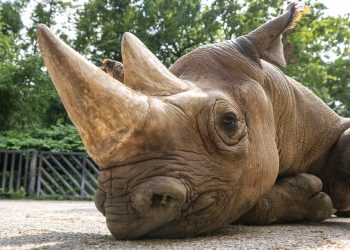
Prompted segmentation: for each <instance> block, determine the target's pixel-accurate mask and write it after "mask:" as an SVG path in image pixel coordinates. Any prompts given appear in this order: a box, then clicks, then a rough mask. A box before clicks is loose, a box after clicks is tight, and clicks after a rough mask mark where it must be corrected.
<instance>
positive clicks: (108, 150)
mask: <svg viewBox="0 0 350 250" xmlns="http://www.w3.org/2000/svg"><path fill="white" fill-rule="evenodd" d="M300 11H301V10H300V9H299V8H298V7H297V6H296V4H295V3H292V4H291V5H289V7H288V8H287V10H286V11H285V12H284V13H283V14H282V15H280V16H278V17H276V18H275V19H272V20H271V21H269V22H267V23H265V24H264V25H262V26H260V27H258V28H257V29H256V30H254V31H252V32H250V33H248V34H247V35H243V36H240V37H238V38H236V39H234V40H229V41H224V42H219V43H215V44H210V45H205V46H201V47H199V48H197V49H195V50H193V51H192V52H190V53H188V54H186V55H185V56H183V57H181V58H180V59H178V60H177V61H176V62H175V64H173V65H172V66H171V67H170V68H169V69H168V68H166V67H165V66H164V65H163V64H162V63H161V62H160V61H159V60H158V59H157V57H156V56H155V55H154V54H153V53H152V52H151V51H150V50H148V48H147V47H146V46H145V45H144V44H143V43H142V42H141V41H140V40H139V39H138V38H136V37H135V36H134V35H132V34H130V33H125V34H124V36H123V38H122V48H121V51H122V58H123V65H121V64H118V65H119V66H118V67H113V62H111V61H108V60H107V61H105V64H106V65H104V69H105V71H107V73H106V72H104V71H103V70H101V69H100V68H98V67H97V66H95V65H94V64H93V63H91V62H89V61H88V60H86V59H85V58H84V57H83V56H81V55H80V54H78V53H77V52H76V51H74V50H73V49H72V48H70V47H69V46H68V45H66V44H65V43H64V42H63V41H61V40H60V39H59V38H58V37H56V36H55V35H54V34H53V33H52V32H51V31H50V29H49V28H48V27H46V26H45V25H39V26H38V28H37V37H38V41H39V45H40V50H41V53H42V56H43V59H44V62H45V65H46V67H47V69H48V72H49V74H50V77H51V79H52V81H53V83H54V84H55V87H56V89H57V91H58V94H59V96H60V98H61V99H62V102H63V104H64V106H65V108H66V110H67V112H68V114H69V117H70V119H71V120H72V122H73V124H74V125H75V126H76V128H77V130H78V132H79V134H80V136H81V138H82V140H83V143H84V145H85V147H86V150H87V152H88V153H89V155H90V156H91V157H92V158H93V159H94V160H95V162H96V163H97V164H98V166H99V168H100V173H99V180H98V190H97V191H96V195H95V204H96V207H97V209H98V210H99V211H100V212H101V213H102V214H103V215H104V216H105V217H106V223H107V226H108V228H109V230H110V232H111V233H112V234H113V235H114V236H115V237H116V238H118V239H133V238H138V237H188V236H193V235H197V234H203V233H206V232H210V231H213V230H215V229H217V228H219V227H220V226H222V225H225V224H230V223H235V222H236V223H244V224H271V223H280V222H296V221H312V222H319V221H323V220H325V219H327V218H329V217H330V216H331V215H332V213H333V212H334V210H335V209H336V210H340V211H346V210H349V209H350V129H349V128H350V119H347V118H343V117H340V116H338V115H337V114H336V113H335V112H333V111H332V110H331V109H330V108H329V107H328V106H327V105H326V104H325V103H324V102H323V101H321V99H319V98H318V97H317V96H316V95H315V94H313V93H312V92H311V91H310V90H309V89H307V88H306V87H304V86H303V85H301V84H300V83H298V82H297V81H295V80H293V79H292V78H290V77H288V76H287V75H285V74H284V73H283V72H282V71H281V70H280V67H283V66H285V64H286V62H285V59H284V55H283V45H282V42H281V36H282V33H283V32H284V31H285V30H287V29H288V28H290V27H291V26H292V25H294V22H295V21H296V19H297V18H298V17H299V16H300ZM111 63H112V64H111ZM121 76H122V77H121ZM118 79H119V80H118Z"/></svg>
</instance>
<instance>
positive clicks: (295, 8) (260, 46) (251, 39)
mask: <svg viewBox="0 0 350 250" xmlns="http://www.w3.org/2000/svg"><path fill="white" fill-rule="evenodd" d="M308 11H309V9H308V8H307V7H305V6H299V4H298V3H295V2H293V3H291V4H290V5H289V6H288V7H287V9H286V11H285V13H284V14H283V15H281V16H279V17H277V18H275V19H273V20H271V21H269V22H267V23H265V24H264V25H262V26H260V27H259V28H257V29H256V30H254V31H252V32H250V33H248V34H247V35H244V36H241V37H238V38H237V39H236V40H235V41H234V43H235V44H236V46H237V48H238V49H239V50H240V51H241V53H242V54H244V55H246V56H248V57H250V58H251V59H253V60H255V61H256V62H258V63H259V64H260V59H264V60H266V61H268V62H270V63H273V64H275V65H277V66H280V67H284V66H285V65H286V61H285V59H284V54H283V44H282V33H283V32H284V31H285V30H287V29H292V28H293V27H294V26H295V23H296V22H297V21H299V20H300V18H301V16H302V14H303V13H307V12H308Z"/></svg>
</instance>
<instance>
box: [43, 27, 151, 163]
mask: <svg viewBox="0 0 350 250" xmlns="http://www.w3.org/2000/svg"><path fill="white" fill-rule="evenodd" d="M37 38H38V41H39V46H40V50H41V53H42V56H43V58H44V62H45V65H46V67H47V69H48V72H49V74H50V76H51V79H52V81H53V82H54V85H55V87H56V89H57V91H58V94H59V96H60V98H61V99H62V102H63V104H64V106H65V108H66V110H67V112H68V115H69V117H70V118H71V120H72V122H73V124H74V125H75V126H76V128H77V129H78V131H79V133H80V135H81V137H82V139H83V143H84V145H85V147H86V149H87V151H88V153H89V154H90V155H91V156H92V157H93V159H94V160H95V161H96V163H97V164H99V166H100V168H106V167H109V166H111V165H113V162H115V161H120V160H123V159H119V158H118V157H120V156H121V154H120V151H122V150H120V149H121V148H123V150H132V147H133V145H135V144H137V143H138V142H137V139H136V140H135V139H134V138H132V137H133V134H134V132H135V130H136V129H137V128H138V127H140V126H143V125H144V120H145V118H146V115H147V114H148V112H149V106H150V104H149V103H150V102H149V98H148V97H147V96H146V95H143V94H140V93H137V92H135V91H134V90H132V89H130V88H128V87H127V86H125V85H123V84H122V83H120V82H119V81H117V80H115V79H113V78H112V77H110V76H109V75H107V74H106V73H104V72H103V71H102V70H100V69H99V68H98V67H96V66H95V65H94V64H92V63H91V62H89V61H87V60H86V59H85V58H84V57H83V56H81V55H80V54H78V53H77V52H76V51H74V50H73V49H72V48H70V47H69V46H68V45H67V44H65V43H64V42H63V41H61V40H60V39H59V38H58V37H56V36H55V35H54V34H53V33H52V32H51V31H50V29H49V28H48V27H46V26H45V25H39V26H38V28H37ZM116 152H119V154H117V153H116ZM116 157H117V158H116Z"/></svg>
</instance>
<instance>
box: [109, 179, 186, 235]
mask: <svg viewBox="0 0 350 250" xmlns="http://www.w3.org/2000/svg"><path fill="white" fill-rule="evenodd" d="M185 203H186V188H185V186H184V184H183V183H181V181H179V180H178V179H175V178H172V177H152V178H147V179H146V180H145V181H143V182H142V183H140V184H139V185H137V186H135V187H134V188H133V189H132V190H131V193H130V200H129V204H128V207H129V208H131V209H130V211H131V214H129V216H128V218H129V219H128V220H127V221H124V220H123V221H122V220H116V218H115V219H112V220H111V218H108V217H110V216H109V213H108V211H110V209H111V208H110V209H107V212H106V214H105V215H106V218H107V225H108V228H109V229H110V231H111V233H112V234H113V235H114V236H115V237H116V238H119V239H132V238H138V237H141V236H145V235H148V234H149V233H151V232H152V231H153V230H156V229H158V228H160V227H162V226H164V225H166V224H168V223H170V222H174V221H176V220H180V219H181V212H182V211H183V207H184V205H185ZM110 212H111V213H112V214H113V212H114V211H110ZM129 213H130V212H129Z"/></svg>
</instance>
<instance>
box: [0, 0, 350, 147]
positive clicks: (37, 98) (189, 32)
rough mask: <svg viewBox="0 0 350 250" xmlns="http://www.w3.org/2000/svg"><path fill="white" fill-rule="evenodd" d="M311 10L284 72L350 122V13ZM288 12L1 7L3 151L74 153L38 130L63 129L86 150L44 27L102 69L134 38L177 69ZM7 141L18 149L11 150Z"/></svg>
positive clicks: (258, 3)
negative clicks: (44, 44)
mask: <svg viewBox="0 0 350 250" xmlns="http://www.w3.org/2000/svg"><path fill="white" fill-rule="evenodd" d="M309 5H311V9H312V13H311V14H310V15H308V16H305V17H303V19H302V20H301V22H300V23H298V25H297V26H296V27H295V29H294V30H291V31H288V32H287V33H286V34H285V36H284V40H283V41H284V44H285V54H286V58H287V61H288V66H287V67H286V68H285V69H284V71H285V72H286V73H287V74H288V75H290V76H292V77H294V78H295V79H297V80H298V81H300V82H301V83H303V84H304V85H306V86H307V87H309V88H311V89H312V90H313V91H314V92H315V93H316V94H317V95H318V96H319V97H320V98H322V99H323V100H324V101H325V102H326V103H327V104H328V105H329V106H330V107H332V108H333V109H334V110H335V111H336V112H338V113H339V114H341V115H344V116H350V91H349V88H350V71H349V68H350V67H349V66H350V48H349V46H350V45H349V44H350V14H348V15H346V16H343V17H331V16H325V15H324V14H323V13H324V10H325V6H323V5H322V4H320V3H318V2H317V1H315V0H312V1H310V2H309ZM284 8H285V1H284V0H272V1H270V0H269V1H267V0H247V1H240V0H214V1H210V4H208V3H207V1H202V0H183V1H177V0H85V2H84V4H82V5H77V3H76V2H75V1H69V0H41V1H38V0H12V1H0V32H1V33H0V130H3V131H5V130H9V129H11V130H13V132H9V131H5V132H2V137H1V138H2V139H1V142H0V143H2V144H1V145H2V146H1V147H9V148H16V147H18V148H26V146H24V145H22V144H21V141H23V142H26V143H27V145H28V147H27V148H34V147H37V148H44V149H49V148H50V147H51V148H55V149H66V150H69V147H68V146H67V147H63V146H62V145H61V144H57V145H60V146H57V147H56V146H54V144H55V143H59V142H58V141H59V140H57V141H55V140H53V142H52V143H51V142H50V143H47V142H44V141H41V142H40V140H41V139H42V138H39V137H37V136H38V135H39V136H45V137H46V136H48V135H47V134H45V133H41V134H40V133H37V132H38V131H44V130H45V131H51V130H52V131H56V132H57V130H60V129H62V131H63V132H64V133H67V134H66V135H67V136H71V137H72V138H74V140H76V141H75V142H74V143H78V144H79V143H80V144H79V145H81V142H80V140H79V137H78V136H77V134H76V132H75V130H73V129H72V130H70V129H71V128H69V129H67V128H66V126H70V125H69V119H68V117H67V115H66V112H65V111H64V108H63V106H62V103H61V102H60V100H59V98H58V96H57V94H56V91H55V90H54V88H53V85H52V83H51V80H50V78H49V77H48V75H47V72H46V68H45V67H44V65H43V61H42V59H41V56H40V54H39V51H38V48H37V43H36V38H35V30H36V26H37V25H38V24H39V23H44V24H46V25H48V26H51V27H53V28H54V30H55V32H56V33H58V34H59V35H60V36H61V38H62V39H64V40H65V41H66V42H67V43H69V44H70V45H72V46H73V47H75V49H77V50H78V51H80V52H81V53H82V54H84V55H85V56H86V57H87V58H89V59H91V60H92V61H93V62H94V63H96V64H97V65H99V63H100V60H101V59H103V58H111V59H115V60H119V61H121V60H122V58H121V52H120V47H121V39H122V35H123V33H124V32H126V31H129V32H132V33H134V34H135V35H136V36H138V37H139V38H140V39H141V40H142V41H143V42H144V43H145V44H146V45H147V46H148V47H149V48H150V50H151V51H153V52H154V53H155V54H156V55H157V56H158V57H159V58H160V60H161V61H162V62H163V63H164V64H165V65H167V66H170V65H171V64H172V63H174V62H175V61H176V60H177V59H178V58H179V57H181V56H182V55H184V54H186V53H187V52H188V51H190V50H193V49H194V48H196V47H198V46H200V45H202V44H208V43H214V42H216V41H222V40H225V39H233V38H235V37H237V36H239V35H242V34H245V33H247V32H249V31H251V30H253V29H255V28H256V27H258V26H259V25H261V24H263V23H264V22H266V21H267V20H269V19H270V18H272V17H274V16H277V15H279V14H281V12H282V10H283V9H284ZM25 13H26V14H27V15H28V13H29V14H30V15H31V21H30V22H26V23H24V21H25V20H24V19H23V14H25ZM64 13H69V15H68V14H66V16H68V18H67V20H68V22H67V23H63V24H62V23H59V24H58V23H57V21H58V19H59V18H61V17H62V15H63V14H64ZM72 27H73V28H74V30H72ZM67 124H68V125H67ZM19 131H20V132H19ZM72 131H74V133H75V134H74V133H73V132H72ZM71 132H72V133H71ZM73 134H74V135H73ZM18 136H19V137H18ZM58 136H61V137H62V138H66V137H65V135H64V134H59V133H58ZM4 138H5V139H6V138H7V139H9V138H13V140H17V142H16V143H14V144H13V145H12V146H11V145H10V144H8V142H9V141H10V142H11V140H8V141H7V142H6V143H5V144H4V140H5V139H4ZM16 138H17V139H16ZM23 138H33V140H34V139H35V140H38V141H39V142H38V141H37V142H30V140H29V139H28V140H27V139H23ZM48 138H50V136H48ZM35 140H34V141H35ZM62 140H63V141H64V143H67V144H72V143H73V142H71V141H65V139H62ZM26 143H25V144H26ZM41 143H42V144H41ZM74 143H73V145H75V144H74ZM78 144H76V145H78ZM4 145H5V146H4ZM14 145H17V146H14ZM19 145H20V146H19ZM33 145H34V146H33ZM47 145H50V146H49V147H48V146H47ZM74 148H75V146H74V147H73V148H71V149H72V150H73V149H74Z"/></svg>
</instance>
